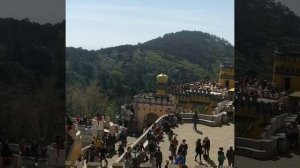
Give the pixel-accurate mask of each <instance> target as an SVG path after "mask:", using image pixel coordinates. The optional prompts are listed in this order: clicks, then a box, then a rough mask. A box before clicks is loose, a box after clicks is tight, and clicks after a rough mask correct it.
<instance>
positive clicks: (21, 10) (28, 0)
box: [0, 0, 65, 24]
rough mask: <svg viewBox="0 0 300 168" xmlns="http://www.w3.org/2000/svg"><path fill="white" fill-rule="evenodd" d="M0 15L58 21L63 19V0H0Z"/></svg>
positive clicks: (42, 21)
mask: <svg viewBox="0 0 300 168" xmlns="http://www.w3.org/2000/svg"><path fill="white" fill-rule="evenodd" d="M0 17H1V18H15V19H18V20H21V19H24V18H29V19H30V20H31V21H34V22H37V23H40V24H45V23H58V22H61V21H63V20H64V19H65V0H0Z"/></svg>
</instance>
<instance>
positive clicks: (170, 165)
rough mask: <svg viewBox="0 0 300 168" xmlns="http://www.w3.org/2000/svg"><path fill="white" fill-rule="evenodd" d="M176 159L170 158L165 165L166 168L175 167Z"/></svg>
mask: <svg viewBox="0 0 300 168" xmlns="http://www.w3.org/2000/svg"><path fill="white" fill-rule="evenodd" d="M175 159H176V157H174V158H173V157H172V156H169V160H166V165H165V168H169V167H170V168H171V167H174V165H175V163H174V162H173V160H175Z"/></svg>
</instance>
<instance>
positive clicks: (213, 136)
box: [160, 123, 234, 167]
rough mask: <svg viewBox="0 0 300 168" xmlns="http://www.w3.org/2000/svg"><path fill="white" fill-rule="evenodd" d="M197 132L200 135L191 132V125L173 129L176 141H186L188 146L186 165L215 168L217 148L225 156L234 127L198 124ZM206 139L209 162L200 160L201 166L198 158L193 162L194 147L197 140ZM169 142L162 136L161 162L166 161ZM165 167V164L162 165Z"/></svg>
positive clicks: (232, 140)
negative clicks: (207, 139) (222, 149)
mask: <svg viewBox="0 0 300 168" xmlns="http://www.w3.org/2000/svg"><path fill="white" fill-rule="evenodd" d="M198 130H200V131H202V133H203V134H202V135H201V134H199V133H197V132H195V131H194V130H193V124H192V123H184V124H183V125H180V126H179V127H178V128H176V129H174V130H173V131H174V133H176V134H177V135H178V136H177V140H178V141H179V143H181V140H182V139H186V143H187V144H188V155H187V162H186V164H187V165H188V166H189V167H195V166H199V167H217V165H218V159H217V155H218V154H217V153H218V150H219V147H223V148H224V153H225V154H226V151H227V149H228V148H229V146H230V145H234V125H233V124H229V125H223V126H221V127H209V126H205V125H199V124H198ZM206 136H207V137H208V138H209V139H210V143H211V149H210V158H211V161H209V162H206V161H204V160H203V158H202V164H200V163H199V157H198V158H197V160H198V162H196V161H194V159H195V147H196V141H197V139H199V138H200V139H201V140H203V139H204V137H206ZM169 145H170V142H169V140H168V137H167V135H164V142H162V143H160V147H161V151H162V153H163V160H164V161H165V160H166V159H168V157H169V155H170V151H169ZM227 165H228V164H227V160H225V162H224V166H227ZM162 166H163V167H164V166H165V162H164V163H163V165H162Z"/></svg>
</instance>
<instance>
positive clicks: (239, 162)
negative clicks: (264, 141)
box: [235, 151, 300, 168]
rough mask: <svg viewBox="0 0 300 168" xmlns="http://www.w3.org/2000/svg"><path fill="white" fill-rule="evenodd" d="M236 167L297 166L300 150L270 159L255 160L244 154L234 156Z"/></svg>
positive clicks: (293, 167) (274, 167)
mask: <svg viewBox="0 0 300 168" xmlns="http://www.w3.org/2000/svg"><path fill="white" fill-rule="evenodd" d="M235 160H236V167H237V168H254V167H255V168H299V167H300V151H290V153H287V154H283V155H279V156H276V157H274V158H272V159H270V160H256V159H252V158H248V157H244V156H235Z"/></svg>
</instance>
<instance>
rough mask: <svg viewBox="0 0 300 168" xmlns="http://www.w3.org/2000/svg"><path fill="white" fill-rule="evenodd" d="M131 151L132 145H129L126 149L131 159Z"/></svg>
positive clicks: (126, 154)
mask: <svg viewBox="0 0 300 168" xmlns="http://www.w3.org/2000/svg"><path fill="white" fill-rule="evenodd" d="M131 151H132V149H131V147H130V146H128V147H127V149H126V153H125V157H126V156H128V158H130V159H131Z"/></svg>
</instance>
